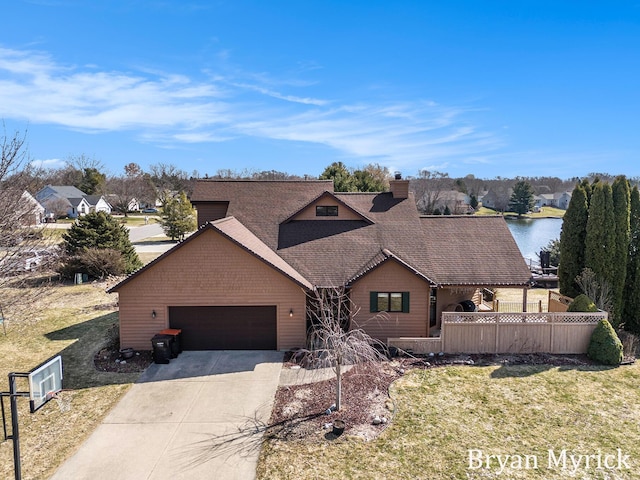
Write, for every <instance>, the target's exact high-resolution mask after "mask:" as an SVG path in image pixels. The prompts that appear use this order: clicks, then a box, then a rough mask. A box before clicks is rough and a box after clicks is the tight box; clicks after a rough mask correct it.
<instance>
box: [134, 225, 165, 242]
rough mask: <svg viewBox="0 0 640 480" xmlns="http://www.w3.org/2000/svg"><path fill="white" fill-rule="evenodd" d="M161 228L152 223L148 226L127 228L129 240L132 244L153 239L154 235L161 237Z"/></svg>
mask: <svg viewBox="0 0 640 480" xmlns="http://www.w3.org/2000/svg"><path fill="white" fill-rule="evenodd" d="M163 234H164V232H163V231H162V226H160V224H158V223H152V224H150V225H141V226H139V227H131V228H129V240H131V241H132V242H139V241H140V240H144V239H145V238H149V237H155V236H156V235H163Z"/></svg>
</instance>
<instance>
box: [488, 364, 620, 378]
mask: <svg viewBox="0 0 640 480" xmlns="http://www.w3.org/2000/svg"><path fill="white" fill-rule="evenodd" d="M614 368H618V367H617V366H610V365H596V364H561V365H557V364H535V365H526V364H510V365H504V364H503V365H500V367H499V368H497V369H495V370H494V371H493V372H491V375H490V377H491V378H524V377H529V376H532V375H537V374H539V373H542V372H547V371H549V370H557V371H558V372H562V373H565V372H575V371H579V372H601V371H605V370H612V369H614Z"/></svg>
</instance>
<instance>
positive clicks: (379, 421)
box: [371, 415, 382, 425]
mask: <svg viewBox="0 0 640 480" xmlns="http://www.w3.org/2000/svg"><path fill="white" fill-rule="evenodd" d="M371 423H373V424H374V425H380V424H381V423H382V420H381V419H380V417H379V416H377V415H376V416H375V417H373V421H372V422H371Z"/></svg>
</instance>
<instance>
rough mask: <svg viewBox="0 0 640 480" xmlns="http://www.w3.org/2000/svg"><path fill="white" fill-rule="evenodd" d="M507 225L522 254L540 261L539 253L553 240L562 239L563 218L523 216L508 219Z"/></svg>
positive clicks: (526, 257)
mask: <svg viewBox="0 0 640 480" xmlns="http://www.w3.org/2000/svg"><path fill="white" fill-rule="evenodd" d="M507 225H508V226H509V230H511V234H512V235H513V238H515V240H516V243H517V244H518V248H520V252H522V256H523V257H524V258H525V259H527V260H529V259H533V260H535V261H538V253H539V252H540V250H541V249H542V248H543V247H546V246H547V245H548V244H549V242H550V241H551V240H556V239H560V230H561V228H562V219H561V218H536V219H531V218H521V219H520V220H507Z"/></svg>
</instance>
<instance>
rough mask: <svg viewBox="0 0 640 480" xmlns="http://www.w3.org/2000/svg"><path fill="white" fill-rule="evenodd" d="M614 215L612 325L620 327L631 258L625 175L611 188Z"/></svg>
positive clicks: (617, 179) (628, 200)
mask: <svg viewBox="0 0 640 480" xmlns="http://www.w3.org/2000/svg"><path fill="white" fill-rule="evenodd" d="M611 193H612V197H613V214H614V220H615V243H614V250H613V263H612V267H613V272H612V275H611V280H610V285H611V294H612V298H611V301H612V304H613V312H612V313H613V317H612V323H613V324H614V325H620V323H621V321H622V317H623V308H624V285H625V278H626V276H627V258H628V256H629V202H630V198H629V196H630V193H629V182H628V181H627V179H626V177H625V176H624V175H620V176H618V177H616V179H615V180H614V181H613V184H612V186H611Z"/></svg>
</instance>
